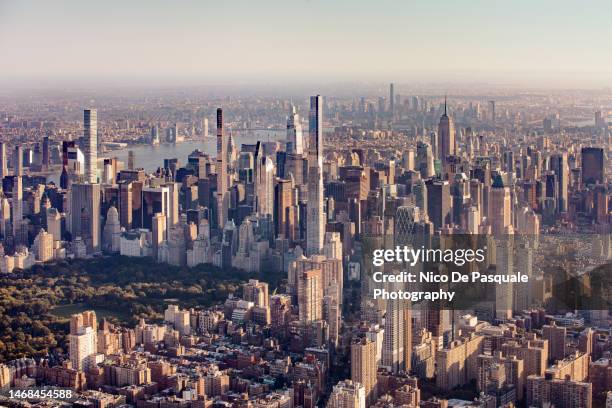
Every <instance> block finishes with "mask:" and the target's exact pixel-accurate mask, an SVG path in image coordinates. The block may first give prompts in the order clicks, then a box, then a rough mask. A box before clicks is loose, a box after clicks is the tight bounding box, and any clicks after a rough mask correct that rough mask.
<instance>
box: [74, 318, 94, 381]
mask: <svg viewBox="0 0 612 408" xmlns="http://www.w3.org/2000/svg"><path fill="white" fill-rule="evenodd" d="M97 331H98V321H97V318H96V313H95V312H94V311H85V312H83V313H77V314H74V315H72V316H71V317H70V334H69V335H68V343H69V357H70V362H71V363H72V368H73V369H75V370H80V371H86V370H87V369H88V368H89V365H90V358H89V357H90V356H92V355H93V354H95V353H96V348H97V339H96V337H97Z"/></svg>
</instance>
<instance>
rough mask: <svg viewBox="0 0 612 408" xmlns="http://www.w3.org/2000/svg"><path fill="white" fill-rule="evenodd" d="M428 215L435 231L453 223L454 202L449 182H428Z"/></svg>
mask: <svg viewBox="0 0 612 408" xmlns="http://www.w3.org/2000/svg"><path fill="white" fill-rule="evenodd" d="M425 184H426V186H427V214H428V216H429V220H430V221H431V222H432V223H433V225H434V227H435V229H439V228H442V227H444V226H445V225H448V224H450V223H451V221H452V218H451V209H452V207H451V206H452V202H451V196H450V184H449V182H448V181H447V180H434V179H430V180H427V182H426V183H425Z"/></svg>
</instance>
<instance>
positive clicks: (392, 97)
mask: <svg viewBox="0 0 612 408" xmlns="http://www.w3.org/2000/svg"><path fill="white" fill-rule="evenodd" d="M389 115H390V116H391V119H392V120H393V118H394V117H395V92H394V89H393V82H391V83H390V84H389Z"/></svg>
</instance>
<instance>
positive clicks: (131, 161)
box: [128, 150, 136, 170]
mask: <svg viewBox="0 0 612 408" xmlns="http://www.w3.org/2000/svg"><path fill="white" fill-rule="evenodd" d="M135 161H136V157H135V156H134V151H133V150H128V170H134V167H135V165H134V162H135Z"/></svg>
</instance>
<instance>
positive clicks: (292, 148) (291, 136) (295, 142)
mask: <svg viewBox="0 0 612 408" xmlns="http://www.w3.org/2000/svg"><path fill="white" fill-rule="evenodd" d="M287 142H288V144H289V145H288V146H287V153H291V154H297V155H300V156H301V155H302V154H304V135H303V133H302V123H301V122H300V115H298V114H297V111H296V109H295V106H294V105H293V104H292V105H291V108H290V110H289V117H288V118H287Z"/></svg>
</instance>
